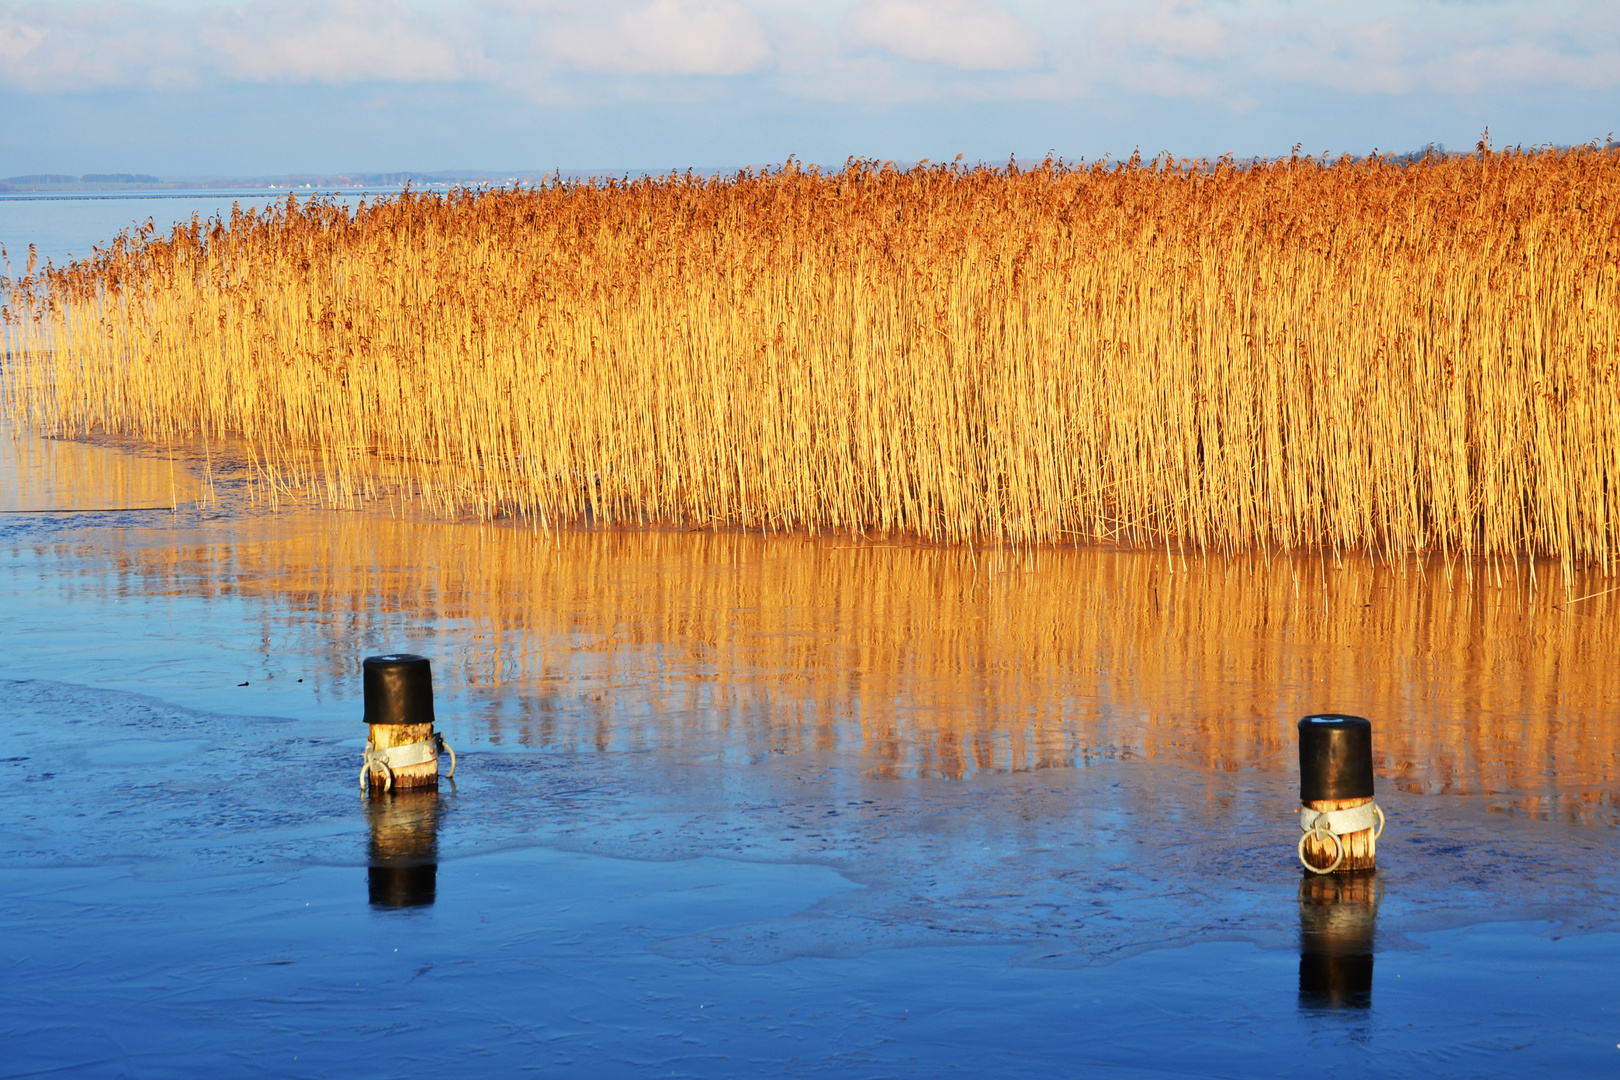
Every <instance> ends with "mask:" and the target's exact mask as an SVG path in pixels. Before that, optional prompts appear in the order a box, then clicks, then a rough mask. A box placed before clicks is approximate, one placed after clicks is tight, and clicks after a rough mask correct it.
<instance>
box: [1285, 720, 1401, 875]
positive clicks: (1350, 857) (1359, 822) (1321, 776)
mask: <svg viewBox="0 0 1620 1080" xmlns="http://www.w3.org/2000/svg"><path fill="white" fill-rule="evenodd" d="M1299 801H1300V803H1301V804H1303V805H1302V806H1301V808H1300V811H1299V824H1300V829H1301V830H1302V831H1303V835H1302V836H1300V838H1299V861H1300V862H1302V863H1304V864H1305V869H1307V870H1309V871H1311V872H1312V873H1316V874H1331V873H1335V872H1340V873H1344V872H1348V871H1351V870H1371V869H1373V868H1374V867H1375V866H1376V865H1377V859H1376V853H1377V846H1376V845H1377V841H1378V836H1379V834H1380V833H1382V832H1383V831H1384V812H1383V811H1382V810H1380V809H1379V808H1378V804H1377V803H1375V802H1373V758H1372V724H1370V723H1368V722H1367V720H1366V719H1364V718H1363V717H1360V716H1343V715H1340V714H1339V713H1322V714H1318V715H1316V716H1307V717H1304V718H1303V719H1301V720H1300V722H1299Z"/></svg>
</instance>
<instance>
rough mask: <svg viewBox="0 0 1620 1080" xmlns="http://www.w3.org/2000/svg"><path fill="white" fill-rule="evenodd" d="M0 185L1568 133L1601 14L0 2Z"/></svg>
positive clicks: (1201, 151) (886, 3) (1274, 1)
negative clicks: (105, 176)
mask: <svg viewBox="0 0 1620 1080" xmlns="http://www.w3.org/2000/svg"><path fill="white" fill-rule="evenodd" d="M0 118H3V119H0V177H5V176H15V175H22V174H30V173H66V174H73V175H79V174H83V173H92V172H141V173H152V174H156V175H160V176H165V177H176V176H197V177H205V176H206V177H214V176H244V177H246V176H270V175H282V174H287V173H295V172H306V173H338V172H378V171H393V170H417V171H435V170H470V169H480V170H489V171H494V172H500V171H503V170H509V171H514V172H515V171H536V170H549V169H554V168H560V169H563V170H565V171H572V170H588V169H604V170H619V169H624V170H637V171H639V170H650V171H664V170H669V169H684V168H688V167H696V168H724V167H737V166H744V165H760V164H772V163H779V162H782V161H783V160H785V159H786V158H787V157H788V156H789V155H794V156H796V157H797V158H798V159H799V160H801V161H804V162H810V163H817V164H821V165H824V166H836V165H839V164H842V163H843V162H844V161H845V160H846V159H847V158H849V157H851V156H855V157H867V158H875V159H878V160H890V159H892V160H896V161H916V160H918V159H925V158H926V159H931V160H935V161H940V160H950V159H953V158H954V157H955V156H956V155H957V154H963V155H964V156H965V158H966V160H969V161H976V160H986V161H1004V160H1005V159H1006V158H1007V157H1008V156H1010V155H1017V156H1019V157H1020V158H1039V157H1042V156H1044V155H1046V154H1047V153H1049V152H1054V153H1056V154H1057V155H1059V156H1062V157H1066V158H1069V159H1071V160H1073V159H1081V158H1084V159H1093V160H1094V159H1097V158H1101V157H1103V156H1105V155H1113V156H1115V157H1122V156H1128V155H1129V154H1130V153H1131V152H1132V151H1133V150H1135V149H1140V150H1141V151H1142V152H1143V154H1144V155H1152V154H1155V153H1158V152H1160V151H1169V152H1171V153H1172V154H1175V155H1177V156H1185V157H1215V156H1219V155H1221V154H1225V153H1231V154H1235V155H1238V156H1240V157H1248V156H1252V155H1279V154H1286V153H1288V152H1289V150H1290V148H1291V147H1292V146H1293V145H1294V144H1296V143H1298V144H1301V149H1302V151H1303V152H1305V153H1311V154H1320V153H1324V152H1326V153H1331V154H1339V153H1344V152H1350V153H1370V152H1372V151H1374V150H1384V151H1396V152H1399V151H1405V150H1411V149H1416V148H1419V147H1422V146H1423V145H1425V144H1427V143H1430V142H1439V143H1443V144H1445V145H1447V146H1449V147H1452V148H1472V147H1473V145H1474V144H1475V142H1476V141H1477V140H1478V139H1479V137H1480V135H1481V133H1482V131H1483V130H1484V129H1485V128H1486V127H1489V128H1490V132H1491V143H1492V144H1493V145H1495V146H1503V145H1513V144H1522V145H1525V146H1530V145H1541V144H1547V143H1554V144H1570V143H1578V142H1586V141H1588V140H1591V139H1593V138H1602V137H1604V136H1606V135H1607V134H1608V133H1609V132H1611V131H1616V130H1620V2H1617V0H1606V2H1585V0H1571V2H1559V0H1539V2H1523V0H1520V2H1509V0H1407V2H1404V3H1397V2H1392V0H1361V2H1350V0H1313V2H1305V0H1138V2H1119V0H1069V2H1066V3H1059V2H1051V0H1023V2H1021V0H1002V2H992V0H858V2H848V0H820V2H805V0H590V2H585V0H333V2H329V3H313V2H306V0H278V2H275V3H269V2H259V0H251V2H245V3H235V4H221V3H214V2H206V0H55V2H34V3H10V2H6V0H0Z"/></svg>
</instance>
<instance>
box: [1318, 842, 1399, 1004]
mask: <svg viewBox="0 0 1620 1080" xmlns="http://www.w3.org/2000/svg"><path fill="white" fill-rule="evenodd" d="M1382 896H1383V887H1382V885H1381V884H1380V883H1379V880H1378V872H1377V871H1376V870H1353V871H1350V872H1349V873H1344V874H1306V875H1305V876H1304V878H1303V879H1302V880H1301V881H1300V883H1299V1006H1300V1008H1301V1009H1306V1010H1318V1009H1365V1008H1368V1007H1370V1006H1371V1005H1372V981H1373V936H1374V932H1375V931H1376V929H1377V923H1378V902H1379V900H1380V899H1382Z"/></svg>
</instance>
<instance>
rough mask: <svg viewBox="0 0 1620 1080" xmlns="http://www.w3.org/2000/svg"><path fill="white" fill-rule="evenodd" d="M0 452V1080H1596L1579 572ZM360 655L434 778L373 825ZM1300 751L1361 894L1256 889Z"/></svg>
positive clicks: (1605, 894) (1594, 922)
mask: <svg viewBox="0 0 1620 1080" xmlns="http://www.w3.org/2000/svg"><path fill="white" fill-rule="evenodd" d="M0 447H3V448H4V449H5V450H6V453H7V454H8V455H9V457H7V459H6V464H5V466H4V468H3V469H0V502H4V503H5V505H4V506H3V507H0V509H6V510H8V511H16V510H21V511H26V512H22V513H6V514H4V515H0V610H3V611H4V620H3V630H0V634H3V637H0V644H3V648H0V702H3V704H0V716H3V718H4V727H3V731H4V735H5V740H4V746H3V747H0V786H3V790H4V792H5V810H6V813H5V820H6V828H5V830H4V833H3V840H0V843H3V847H4V858H3V859H0V971H3V972H4V975H5V977H4V980H3V983H0V1035H3V1036H4V1043H3V1044H4V1045H5V1046H6V1048H7V1051H8V1052H7V1054H6V1055H4V1057H3V1058H0V1077H13V1076H46V1075H72V1076H86V1077H101V1076H106V1077H120V1076H128V1077H159V1076H181V1075H187V1076H190V1075H198V1074H219V1075H273V1076H321V1077H326V1076H334V1075H344V1076H397V1075H401V1074H404V1073H406V1072H407V1071H412V1070H416V1069H422V1070H428V1069H434V1070H445V1071H448V1072H449V1073H451V1074H453V1075H508V1074H515V1073H519V1072H534V1073H539V1074H545V1075H580V1076H593V1077H596V1076H619V1075H624V1076H643V1075H645V1076H701V1077H707V1076H757V1075H818V1074H824V1075H837V1076H856V1077H890V1076H938V1075H983V1076H1043V1077H1047V1076H1054V1075H1057V1076H1080V1075H1088V1076H1089V1075H1102V1076H1169V1075H1199V1076H1208V1075H1215V1076H1234V1077H1237V1076H1244V1077H1247V1076H1260V1075H1280V1076H1294V1075H1299V1074H1302V1073H1305V1072H1309V1073H1310V1074H1312V1075H1320V1076H1358V1077H1360V1076H1369V1075H1379V1076H1495V1075H1504V1076H1506V1075H1523V1074H1527V1073H1533V1074H1539V1075H1567V1076H1595V1075H1607V1074H1610V1073H1611V1072H1612V1071H1613V1070H1615V1069H1616V1067H1617V1066H1620V918H1617V914H1616V913H1617V910H1620V908H1617V902H1620V860H1617V858H1616V856H1617V854H1620V843H1617V831H1616V821H1617V818H1620V810H1617V801H1616V798H1617V792H1620V778H1617V766H1616V763H1617V757H1620V665H1617V664H1616V662H1615V656H1616V652H1615V645H1614V638H1615V631H1616V629H1617V627H1620V623H1617V617H1620V594H1610V593H1606V592H1604V590H1606V589H1608V588H1611V587H1612V582H1613V579H1605V578H1603V577H1601V576H1598V575H1578V576H1576V577H1573V578H1568V579H1566V578H1565V577H1563V576H1562V574H1561V572H1560V571H1558V569H1557V568H1556V567H1546V566H1540V567H1536V568H1534V573H1535V575H1536V578H1535V581H1534V583H1532V582H1531V579H1530V575H1531V572H1532V568H1530V567H1528V566H1525V565H1521V566H1519V567H1512V566H1507V567H1500V568H1483V567H1476V568H1474V572H1473V573H1472V574H1468V573H1466V572H1465V571H1464V570H1463V569H1461V568H1455V567H1453V568H1451V569H1450V570H1449V571H1448V570H1447V568H1446V567H1445V566H1444V565H1443V564H1441V563H1429V564H1419V563H1416V562H1413V563H1411V564H1408V565H1402V566H1395V567H1392V566H1389V565H1385V564H1378V563H1374V562H1369V561H1366V560H1363V559H1349V558H1347V559H1343V560H1335V559H1329V558H1319V557H1289V558H1283V557H1274V558H1270V559H1266V558H1260V557H1252V558H1243V559H1225V558H1219V557H1205V558H1186V559H1183V558H1182V557H1180V556H1179V555H1174V554H1167V553H1165V552H1157V553H1142V552H1136V553H1132V552H1115V551H1100V550H1090V551H1068V552H1050V551H1048V552H1037V553H1023V554H1016V555H1015V554H1009V553H1004V552H1003V553H996V552H982V551H981V552H966V551H960V550H956V549H940V548H926V547H918V546H911V545H904V544H895V543H889V542H884V541H881V540H850V539H847V538H836V537H835V538H805V537H760V536H758V535H752V536H742V535H735V534H715V533H710V532H690V533H689V532H681V531H648V532H620V533H592V532H573V533H561V534H557V535H554V536H549V537H547V536H538V535H535V534H532V533H529V532H526V531H524V530H522V529H517V528H508V527H503V526H500V525H482V526H480V525H476V524H463V525H456V524H444V523H434V522H429V521H423V520H416V519H413V518H411V517H409V516H400V515H394V514H390V513H389V512H388V511H387V509H386V508H383V507H379V508H378V509H377V510H376V511H375V512H369V511H368V512H365V513H337V512H328V511H317V510H309V509H283V510H281V511H279V512H272V511H270V510H269V509H268V508H266V507H265V506H263V505H262V504H257V503H253V502H251V501H249V500H248V499H246V497H245V496H244V494H243V493H242V492H241V491H239V490H236V489H233V488H232V487H231V485H230V484H229V483H226V484H224V486H222V487H220V488H218V489H216V498H215V500H214V501H212V502H209V501H207V500H202V501H199V499H200V496H201V495H202V494H203V491H204V488H203V486H202V485H201V484H200V483H199V480H198V476H197V474H196V472H195V469H194V467H193V466H192V465H191V464H186V463H180V464H175V465H171V464H170V463H169V462H167V461H165V460H163V459H161V458H159V457H142V456H139V455H130V454H124V453H120V452H117V451H114V450H111V449H105V448H95V447H85V446H80V445H64V444H53V443H47V442H41V441H38V440H30V439H23V440H20V441H14V440H9V439H8V440H5V441H3V442H0ZM130 507H158V508H157V509H126V508H130ZM169 507H177V508H178V509H176V510H174V511H172V512H171V510H170V509H169ZM67 511H75V512H67ZM77 511H94V512H77ZM398 649H410V650H412V651H416V652H421V653H424V654H426V655H429V656H431V657H433V658H434V659H435V662H436V667H435V678H436V680H437V685H438V692H439V706H438V713H439V718H440V726H441V728H442V729H443V730H444V731H445V733H446V734H447V736H448V738H449V739H450V741H451V743H452V744H453V745H454V746H455V748H456V751H457V754H458V757H459V770H458V773H457V777H456V783H455V784H454V785H453V786H452V785H451V784H448V783H446V784H444V785H443V786H442V788H441V790H440V791H439V792H438V793H437V795H433V794H418V795H414V796H410V797H403V796H402V797H395V798H388V799H383V800H371V801H367V800H365V799H363V798H362V797H361V795H360V792H359V789H358V786H357V782H356V778H357V774H358V769H359V759H360V748H361V746H362V744H363V742H364V737H365V727H364V725H363V724H362V723H361V720H360V715H361V714H360V680H359V660H360V658H361V657H363V656H365V655H367V654H368V653H373V652H380V651H387V650H398ZM1326 710H1340V711H1347V712H1357V713H1361V714H1364V715H1367V716H1369V717H1371V718H1372V719H1373V721H1374V724H1375V749H1376V752H1377V754H1378V759H1379V760H1378V773H1379V781H1378V787H1379V790H1378V800H1379V802H1380V804H1381V805H1382V806H1383V807H1384V808H1385V810H1386V811H1387V813H1388V816H1389V822H1390V824H1389V827H1388V830H1387V832H1386V833H1385V835H1384V837H1383V838H1382V839H1381V840H1380V842H1379V862H1380V870H1379V872H1378V874H1377V875H1376V876H1375V877H1371V878H1352V877H1337V878H1321V879H1310V880H1305V879H1303V878H1302V876H1301V872H1300V867H1299V865H1298V863H1297V861H1296V860H1295V855H1294V843H1295V839H1296V838H1297V836H1298V826H1297V825H1296V824H1295V822H1294V819H1293V817H1292V811H1293V810H1294V808H1295V807H1296V806H1297V801H1296V799H1297V777H1296V771H1295V765H1294V756H1293V755H1294V743H1293V725H1294V722H1295V720H1297V718H1298V717H1299V716H1300V715H1301V714H1302V713H1305V712H1314V711H1326Z"/></svg>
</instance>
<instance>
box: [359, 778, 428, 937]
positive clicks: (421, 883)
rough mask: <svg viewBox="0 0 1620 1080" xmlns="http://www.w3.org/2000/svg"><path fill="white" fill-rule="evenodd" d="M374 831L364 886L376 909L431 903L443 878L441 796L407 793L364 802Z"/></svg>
mask: <svg viewBox="0 0 1620 1080" xmlns="http://www.w3.org/2000/svg"><path fill="white" fill-rule="evenodd" d="M366 822H367V824H369V825H370V826H371V846H370V856H371V858H370V864H371V865H370V866H369V867H367V869H366V884H367V887H368V891H369V893H370V897H371V903H372V905H373V906H375V907H391V908H404V907H424V906H426V905H428V904H431V903H433V900H434V897H435V891H436V889H437V886H438V876H439V792H438V789H436V788H416V789H414V790H412V789H409V788H407V789H405V790H403V791H391V792H388V793H387V794H378V795H376V796H375V797H373V798H370V799H367V800H366Z"/></svg>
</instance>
